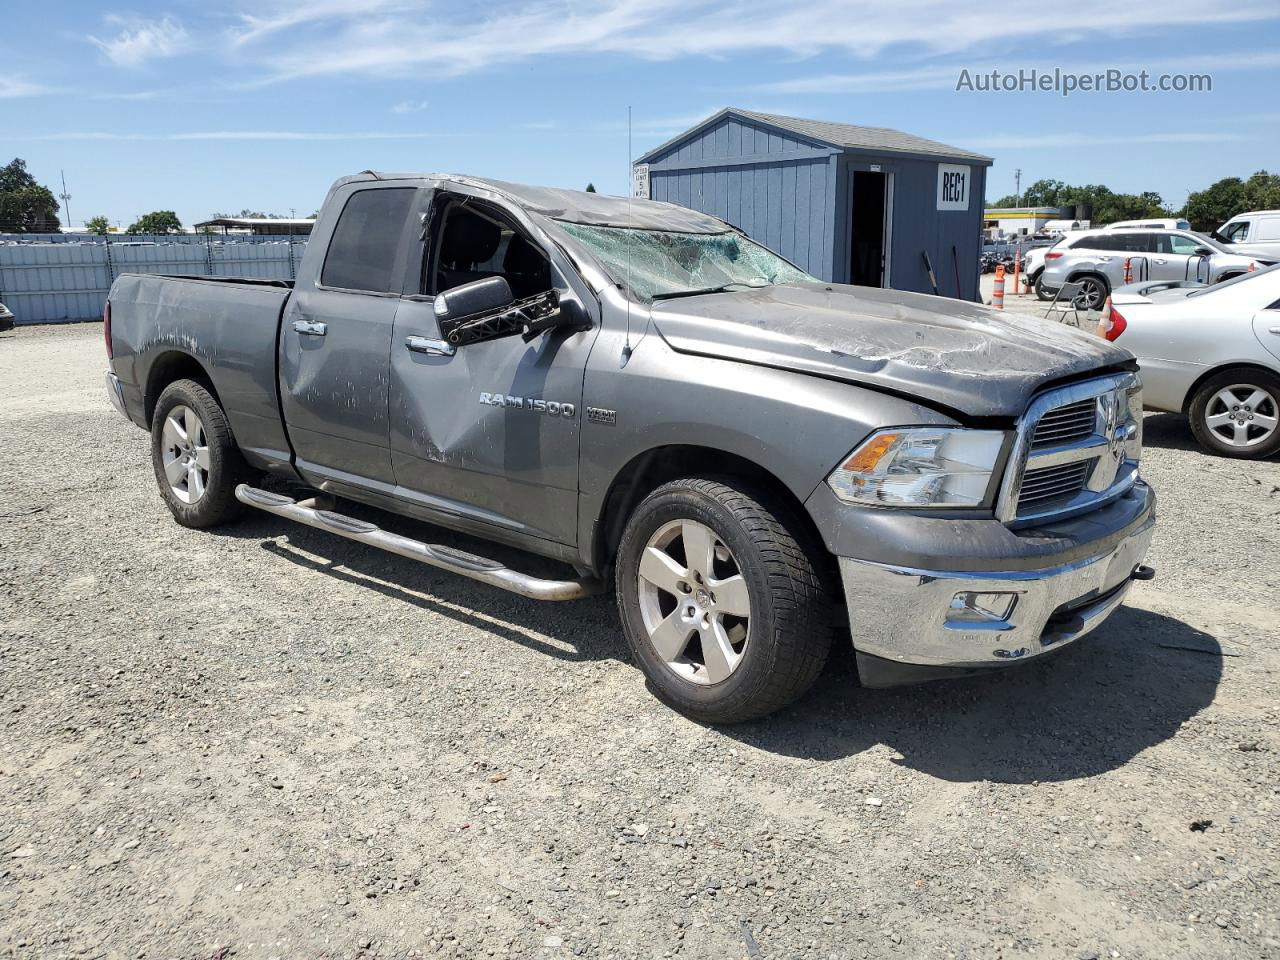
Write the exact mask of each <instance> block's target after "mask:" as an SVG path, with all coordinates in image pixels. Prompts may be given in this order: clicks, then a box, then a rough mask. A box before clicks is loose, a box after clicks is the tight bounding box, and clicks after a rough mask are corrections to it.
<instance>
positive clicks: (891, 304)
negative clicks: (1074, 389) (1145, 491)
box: [653, 283, 1132, 417]
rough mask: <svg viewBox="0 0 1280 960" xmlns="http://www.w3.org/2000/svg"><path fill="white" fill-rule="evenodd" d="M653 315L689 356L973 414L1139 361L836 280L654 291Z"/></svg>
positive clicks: (1079, 339) (1021, 322)
mask: <svg viewBox="0 0 1280 960" xmlns="http://www.w3.org/2000/svg"><path fill="white" fill-rule="evenodd" d="M653 321H654V324H655V326H656V327H657V329H658V332H659V333H660V334H661V335H662V337H663V339H665V340H666V341H667V343H669V344H670V345H671V347H672V348H673V349H675V350H678V351H680V352H683V353H696V354H701V355H704V356H711V357H721V358H724V359H727V360H738V361H742V362H744V363H754V364H760V365H762V366H769V367H779V368H783V369H788V370H796V371H799V372H802V373H812V374H816V375H819V376H823V377H830V378H834V379H839V380H846V381H849V382H850V383H858V384H865V385H867V386H871V387H879V388H882V389H885V390H891V391H893V392H896V393H899V394H904V395H906V396H909V397H913V398H918V399H920V400H921V401H923V402H925V403H929V402H932V403H933V404H938V405H942V406H945V407H950V408H952V409H954V410H958V411H960V412H962V413H964V414H966V415H968V416H972V417H990V416H996V417H1016V416H1018V415H1020V414H1021V413H1022V412H1023V410H1025V409H1026V406H1027V402H1028V401H1029V400H1030V398H1031V396H1032V394H1034V393H1035V392H1036V391H1037V390H1039V389H1040V388H1041V387H1042V386H1043V385H1044V384H1046V383H1048V382H1050V381H1053V380H1060V379H1063V378H1065V377H1071V376H1073V375H1078V374H1082V373H1088V372H1089V371H1093V370H1101V369H1102V368H1105V367H1110V366H1114V365H1116V364H1121V363H1124V362H1126V361H1129V360H1131V359H1132V357H1131V356H1130V354H1129V353H1128V351H1126V350H1123V349H1121V348H1119V347H1116V346H1114V345H1113V344H1110V343H1108V342H1107V341H1105V340H1103V339H1102V338H1100V337H1096V336H1093V335H1091V334H1087V333H1083V332H1082V331H1080V330H1077V329H1075V328H1074V327H1068V326H1067V325H1066V324H1064V323H1059V322H1056V321H1051V320H1038V319H1035V318H1033V317H1026V316H1018V315H1013V314H1007V313H1002V312H1000V311H997V310H994V309H992V308H990V307H984V306H981V305H980V304H976V303H968V302H966V301H963V300H950V299H947V298H945V297H931V296H926V295H925V294H919V293H904V292H902V291H899V290H879V289H875V288H873V287H853V286H846V285H840V284H822V283H813V284H798V285H789V286H773V287H762V288H760V289H755V290H743V291H733V292H727V293H714V294H704V295H700V296H694V297H686V298H680V299H672V300H658V301H655V303H654V304H653Z"/></svg>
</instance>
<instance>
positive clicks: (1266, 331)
mask: <svg viewBox="0 0 1280 960" xmlns="http://www.w3.org/2000/svg"><path fill="white" fill-rule="evenodd" d="M1275 269H1276V270H1280V267H1276V268H1275ZM1249 282H1251V283H1267V282H1269V280H1268V278H1264V277H1258V278H1256V279H1254V280H1250V281H1249ZM1270 286H1271V291H1270V292H1271V293H1272V294H1274V293H1275V292H1276V291H1275V287H1276V284H1274V283H1271V284H1270ZM1253 332H1254V334H1255V335H1256V336H1257V338H1258V340H1260V341H1261V342H1262V346H1263V347H1264V348H1265V349H1266V351H1267V352H1268V353H1270V354H1271V355H1272V356H1273V357H1275V358H1276V360H1277V361H1280V299H1277V300H1274V301H1273V302H1271V303H1269V304H1267V305H1266V306H1265V307H1264V308H1263V309H1261V310H1259V311H1258V312H1257V313H1255V314H1254V315H1253Z"/></svg>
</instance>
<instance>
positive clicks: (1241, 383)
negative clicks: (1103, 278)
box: [1100, 264, 1280, 460]
mask: <svg viewBox="0 0 1280 960" xmlns="http://www.w3.org/2000/svg"><path fill="white" fill-rule="evenodd" d="M1100 332H1102V333H1103V335H1104V336H1105V337H1106V338H1107V339H1108V340H1115V341H1117V343H1118V344H1119V345H1120V346H1122V347H1126V348H1127V349H1128V350H1129V351H1130V352H1131V353H1132V354H1133V355H1134V356H1135V357H1137V358H1138V366H1139V367H1140V368H1141V369H1142V385H1143V389H1142V401H1143V405H1144V406H1145V407H1146V408H1147V409H1149V410H1167V411H1171V412H1173V413H1185V414H1187V415H1188V416H1189V417H1190V418H1191V432H1192V433H1193V434H1194V435H1195V438H1196V440H1197V442H1199V444H1200V445H1201V446H1202V447H1204V448H1205V449H1206V450H1208V451H1209V452H1211V453H1216V454H1218V455H1220V456H1225V457H1244V458H1247V459H1251V460H1256V459H1260V458H1262V457H1268V456H1271V455H1272V454H1274V453H1276V452H1277V451H1278V450H1280V264H1277V265H1276V266H1274V267H1270V268H1268V269H1266V270H1260V271H1258V272H1256V273H1248V274H1244V275H1243V276H1240V277H1237V278H1235V279H1233V280H1227V281H1224V282H1222V283H1219V284H1215V285H1214V286H1211V287H1207V286H1204V285H1202V284H1195V283H1172V282H1168V281H1163V282H1148V283H1134V284H1130V285H1129V286H1126V287H1121V288H1119V289H1118V290H1116V291H1115V292H1114V293H1113V294H1112V296H1111V315H1110V321H1109V322H1108V320H1107V318H1106V317H1105V316H1104V318H1103V321H1102V324H1101V325H1100Z"/></svg>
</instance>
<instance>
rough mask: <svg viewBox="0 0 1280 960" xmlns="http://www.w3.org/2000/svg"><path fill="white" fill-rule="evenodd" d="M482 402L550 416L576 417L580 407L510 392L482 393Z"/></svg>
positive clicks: (487, 405)
mask: <svg viewBox="0 0 1280 960" xmlns="http://www.w3.org/2000/svg"><path fill="white" fill-rule="evenodd" d="M480 402H481V403H482V404H484V405H485V406H486V407H514V408H515V409H517V410H528V411H530V412H532V413H545V414H546V415H547V416H549V417H575V416H577V414H578V408H577V407H576V406H574V405H573V404H572V403H558V402H557V401H555V400H543V399H541V398H539V397H513V396H511V395H510V394H508V393H482V394H480Z"/></svg>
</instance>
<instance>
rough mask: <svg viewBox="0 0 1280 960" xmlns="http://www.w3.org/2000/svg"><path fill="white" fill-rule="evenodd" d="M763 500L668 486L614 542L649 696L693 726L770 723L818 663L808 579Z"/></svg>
mask: <svg viewBox="0 0 1280 960" xmlns="http://www.w3.org/2000/svg"><path fill="white" fill-rule="evenodd" d="M770 499H771V498H769V497H768V496H766V495H764V494H762V493H759V492H757V491H754V490H752V489H750V488H748V487H746V486H745V485H742V484H740V483H739V482H738V481H736V480H733V479H724V480H720V479H706V478H689V479H683V480H675V481H672V482H671V483H668V484H665V485H664V486H662V487H659V488H658V489H657V490H655V491H654V492H653V493H651V494H650V495H649V496H648V497H646V498H645V500H644V501H643V502H642V503H641V504H640V505H639V506H638V507H637V508H636V510H635V512H634V513H633V514H632V515H631V518H630V519H629V520H628V522H627V526H626V530H625V531H624V532H623V536H622V542H621V544H620V545H619V548H618V563H617V597H618V611H619V614H620V616H621V618H622V625H623V629H624V631H625V633H626V637H627V642H628V643H629V644H630V646H631V650H632V653H633V655H634V657H635V660H636V662H637V663H638V664H639V666H640V669H641V670H643V671H644V673H645V676H646V677H648V679H649V681H650V684H651V685H652V688H653V690H654V692H655V693H656V694H657V696H658V698H659V699H661V700H662V701H663V702H664V703H666V704H667V705H668V706H670V707H672V708H674V709H676V710H679V711H680V712H681V713H684V714H686V715H687V716H689V717H692V718H693V719H695V720H700V721H704V722H708V723H735V722H738V721H742V720H749V719H752V718H755V717H760V716H764V715H765V714H768V713H772V712H773V711H775V710H778V709H780V708H781V707H783V706H785V705H787V704H788V703H791V702H792V701H793V700H795V699H797V698H798V697H800V696H801V695H802V694H803V693H804V692H805V691H806V690H807V689H808V688H809V687H810V686H811V685H812V684H813V682H814V681H815V680H816V679H817V677H818V675H819V673H821V671H822V666H823V664H824V663H825V662H826V659H827V653H828V651H829V649H830V646H831V623H830V614H829V609H828V602H827V598H826V595H825V594H824V592H823V589H822V585H821V582H820V577H819V575H818V572H817V569H816V567H815V565H814V562H813V560H812V558H811V555H810V554H809V553H807V552H806V551H805V550H804V549H803V548H802V546H801V539H803V538H801V537H798V535H797V533H796V527H797V525H796V524H795V523H794V522H792V523H790V524H788V523H787V522H784V520H783V519H781V516H784V515H785V514H786V511H785V510H782V509H777V508H774V507H771V506H770ZM811 549H817V548H811Z"/></svg>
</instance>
